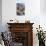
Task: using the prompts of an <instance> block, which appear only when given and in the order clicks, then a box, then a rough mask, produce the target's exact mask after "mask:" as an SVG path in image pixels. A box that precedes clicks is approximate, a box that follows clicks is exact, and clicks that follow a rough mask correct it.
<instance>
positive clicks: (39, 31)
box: [36, 25, 45, 46]
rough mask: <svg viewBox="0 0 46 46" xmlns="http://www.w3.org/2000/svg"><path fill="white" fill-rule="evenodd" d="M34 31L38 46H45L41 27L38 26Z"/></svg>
mask: <svg viewBox="0 0 46 46" xmlns="http://www.w3.org/2000/svg"><path fill="white" fill-rule="evenodd" d="M36 29H37V34H36V36H37V35H38V40H39V46H45V35H44V32H43V29H42V27H40V25H39V28H36Z"/></svg>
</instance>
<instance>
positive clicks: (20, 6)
mask: <svg viewBox="0 0 46 46" xmlns="http://www.w3.org/2000/svg"><path fill="white" fill-rule="evenodd" d="M16 14H17V15H25V5H24V3H16Z"/></svg>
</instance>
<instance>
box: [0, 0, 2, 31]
mask: <svg viewBox="0 0 46 46" xmlns="http://www.w3.org/2000/svg"><path fill="white" fill-rule="evenodd" d="M1 29H2V0H0V31H2V30H1Z"/></svg>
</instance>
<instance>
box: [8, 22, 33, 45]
mask: <svg viewBox="0 0 46 46" xmlns="http://www.w3.org/2000/svg"><path fill="white" fill-rule="evenodd" d="M7 24H8V25H9V27H8V28H9V31H11V33H12V39H13V41H15V42H18V43H23V45H22V46H33V30H32V29H33V27H32V25H33V23H7Z"/></svg>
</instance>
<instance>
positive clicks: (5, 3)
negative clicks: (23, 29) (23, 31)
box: [2, 0, 46, 46]
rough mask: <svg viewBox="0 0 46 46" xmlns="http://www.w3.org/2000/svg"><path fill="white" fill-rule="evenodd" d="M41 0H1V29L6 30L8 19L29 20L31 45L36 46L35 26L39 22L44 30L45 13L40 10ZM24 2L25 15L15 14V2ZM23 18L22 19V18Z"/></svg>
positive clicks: (45, 25) (45, 24)
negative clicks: (31, 25) (31, 33)
mask: <svg viewBox="0 0 46 46" xmlns="http://www.w3.org/2000/svg"><path fill="white" fill-rule="evenodd" d="M42 1H43V0H41V1H40V0H2V26H3V29H2V30H3V31H7V29H8V26H7V22H8V21H9V20H10V19H14V20H15V19H17V20H19V22H25V20H30V22H31V23H34V25H33V36H34V37H33V45H34V46H38V39H37V37H36V27H38V25H39V24H40V25H41V26H42V27H43V29H44V30H46V28H45V27H46V22H45V21H44V20H46V14H44V12H42V11H43V10H42V8H43V6H44V5H43V6H42V4H43V2H42ZM17 2H22V3H25V6H26V7H25V8H26V9H25V16H17V15H16V3H17ZM22 18H23V19H22Z"/></svg>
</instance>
